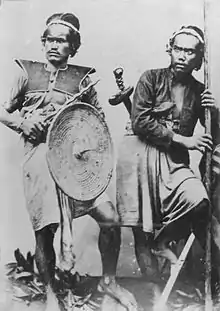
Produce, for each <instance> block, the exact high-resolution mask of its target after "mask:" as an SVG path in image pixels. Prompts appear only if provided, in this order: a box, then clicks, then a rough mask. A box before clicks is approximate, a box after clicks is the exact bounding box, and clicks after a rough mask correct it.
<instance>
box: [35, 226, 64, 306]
mask: <svg viewBox="0 0 220 311" xmlns="http://www.w3.org/2000/svg"><path fill="white" fill-rule="evenodd" d="M56 228H57V224H53V225H51V226H47V227H44V228H43V229H41V230H39V231H36V232H35V238H36V250H35V258H36V265H37V268H38V271H39V273H40V276H41V278H42V280H43V282H44V284H45V285H46V288H47V307H46V310H48V311H49V310H53V311H58V310H60V309H59V306H58V301H57V298H56V296H55V293H54V291H53V289H54V275H55V261H56V256H55V251H54V247H53V241H54V234H55V231H56Z"/></svg>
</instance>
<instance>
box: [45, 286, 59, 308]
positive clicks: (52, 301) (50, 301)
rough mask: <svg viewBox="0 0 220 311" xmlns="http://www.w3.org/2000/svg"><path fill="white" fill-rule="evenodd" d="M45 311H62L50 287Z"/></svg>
mask: <svg viewBox="0 0 220 311" xmlns="http://www.w3.org/2000/svg"><path fill="white" fill-rule="evenodd" d="M45 311H60V307H59V303H58V299H57V297H56V295H55V293H54V292H53V290H52V289H51V288H50V287H48V289H47V302H46V309H45Z"/></svg>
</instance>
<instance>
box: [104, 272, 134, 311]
mask: <svg viewBox="0 0 220 311" xmlns="http://www.w3.org/2000/svg"><path fill="white" fill-rule="evenodd" d="M107 278H108V277H107ZM98 290H99V291H100V292H102V293H104V294H106V295H107V296H109V297H111V298H112V300H113V301H114V302H116V303H117V304H118V305H121V306H122V307H124V310H127V311H137V310H138V304H137V302H136V299H135V298H134V295H133V294H132V293H130V292H129V291H128V290H127V289H125V288H123V287H122V286H120V285H119V284H118V283H117V282H116V281H115V278H109V280H107V282H106V277H105V278H102V279H101V280H100V283H99V285H98Z"/></svg>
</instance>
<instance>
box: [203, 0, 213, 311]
mask: <svg viewBox="0 0 220 311" xmlns="http://www.w3.org/2000/svg"><path fill="white" fill-rule="evenodd" d="M208 1H209V0H204V43H205V44H204V83H205V89H209V88H210V66H209V41H208V9H209V3H208ZM205 132H206V133H207V134H210V135H211V111H210V108H209V107H206V108H205ZM211 159H212V153H211V152H210V151H209V150H206V154H205V176H204V184H205V187H206V191H207V193H208V196H209V198H210V195H211V191H210V188H211ZM205 257H206V258H205V311H211V310H212V307H213V306H212V293H211V209H210V211H209V222H208V225H207V232H206V255H205Z"/></svg>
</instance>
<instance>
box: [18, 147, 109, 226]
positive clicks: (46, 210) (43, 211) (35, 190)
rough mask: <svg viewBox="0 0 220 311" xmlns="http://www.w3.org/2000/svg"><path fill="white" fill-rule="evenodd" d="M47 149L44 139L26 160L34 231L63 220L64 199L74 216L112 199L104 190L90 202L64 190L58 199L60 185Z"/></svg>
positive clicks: (26, 188)
mask: <svg viewBox="0 0 220 311" xmlns="http://www.w3.org/2000/svg"><path fill="white" fill-rule="evenodd" d="M46 153H47V144H46V143H41V144H39V145H38V146H37V147H35V148H33V149H32V150H31V151H29V152H28V153H27V154H26V155H25V160H24V164H23V183H24V194H25V199H26V207H27V210H28V213H29V216H30V220H31V223H32V226H33V229H34V230H35V231H37V230H40V229H42V228H43V227H45V226H47V225H50V224H53V223H58V224H59V223H60V205H59V204H60V202H61V203H62V202H65V207H66V206H68V208H69V209H70V215H71V218H72V219H73V218H77V217H80V216H83V215H85V214H87V213H89V212H90V211H91V210H92V209H94V208H96V207H97V206H98V205H99V204H101V203H103V202H106V201H109V198H108V195H107V194H106V193H105V192H104V193H103V194H101V195H100V196H99V197H98V198H97V199H96V200H92V201H89V202H81V201H76V200H74V199H72V198H70V197H68V196H67V195H65V194H64V193H62V197H63V201H58V194H57V186H56V184H55V182H54V180H53V178H52V176H51V174H50V171H49V168H48V165H47V160H46ZM60 195H61V192H60V191H59V196H60Z"/></svg>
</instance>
